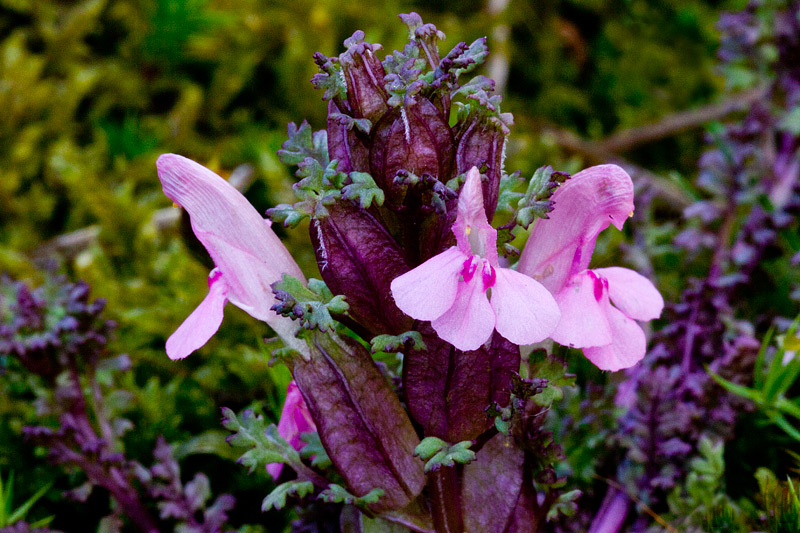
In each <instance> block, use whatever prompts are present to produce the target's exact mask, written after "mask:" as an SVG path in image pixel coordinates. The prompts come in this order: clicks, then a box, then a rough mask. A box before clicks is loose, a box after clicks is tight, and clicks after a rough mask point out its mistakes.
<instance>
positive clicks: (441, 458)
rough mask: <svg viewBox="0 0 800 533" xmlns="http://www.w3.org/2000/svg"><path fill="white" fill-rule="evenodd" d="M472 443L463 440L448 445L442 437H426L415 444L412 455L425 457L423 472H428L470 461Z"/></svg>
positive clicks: (472, 456) (473, 453) (473, 456)
mask: <svg viewBox="0 0 800 533" xmlns="http://www.w3.org/2000/svg"><path fill="white" fill-rule="evenodd" d="M426 441H427V442H426ZM473 444H474V443H473V442H472V441H469V440H465V441H461V442H458V443H456V444H453V445H452V446H450V445H448V443H446V442H445V441H443V440H442V439H439V438H436V437H426V438H425V439H423V440H422V442H420V443H419V444H418V445H417V448H416V449H415V450H414V455H416V456H419V457H420V458H422V459H423V460H425V459H427V462H426V463H425V472H426V473H428V472H432V471H434V470H438V469H439V468H442V467H443V466H446V467H450V466H453V465H454V464H455V463H460V464H467V463H471V462H472V461H473V460H474V459H475V452H473V451H472V450H470V449H469V448H470V447H472V445H473Z"/></svg>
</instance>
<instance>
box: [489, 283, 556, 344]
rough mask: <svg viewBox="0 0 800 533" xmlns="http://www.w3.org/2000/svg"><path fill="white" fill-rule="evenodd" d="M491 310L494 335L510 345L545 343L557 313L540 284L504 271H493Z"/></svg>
mask: <svg viewBox="0 0 800 533" xmlns="http://www.w3.org/2000/svg"><path fill="white" fill-rule="evenodd" d="M495 272H496V274H497V279H496V281H495V284H494V286H493V287H492V298H491V306H492V309H494V313H495V315H496V317H497V321H496V324H495V327H496V328H497V331H498V333H500V335H502V336H503V337H505V338H506V339H508V340H510V341H511V342H513V343H514V344H533V343H535V342H539V341H541V340H544V339H546V338H547V337H548V336H549V335H550V334H551V333H552V332H553V330H554V329H555V327H556V325H557V324H558V321H559V318H560V317H561V312H560V311H559V309H558V304H556V301H555V299H553V296H552V295H551V294H550V292H549V291H548V290H547V289H545V288H544V286H542V284H541V283H539V282H537V281H535V280H534V279H533V278H529V277H528V276H526V275H524V274H520V273H519V272H515V271H513V270H510V269H508V268H498V269H496V271H495Z"/></svg>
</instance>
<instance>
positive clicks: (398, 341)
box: [370, 331, 427, 353]
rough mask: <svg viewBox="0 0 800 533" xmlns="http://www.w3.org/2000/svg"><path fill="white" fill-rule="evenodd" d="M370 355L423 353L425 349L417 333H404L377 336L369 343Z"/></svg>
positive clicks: (420, 336)
mask: <svg viewBox="0 0 800 533" xmlns="http://www.w3.org/2000/svg"><path fill="white" fill-rule="evenodd" d="M370 348H371V350H372V353H378V352H386V353H396V352H401V351H404V350H407V349H409V348H411V349H413V350H418V351H423V350H426V349H427V346H425V343H424V342H423V341H422V335H421V334H420V333H419V332H418V331H406V332H405V333H401V334H400V335H378V336H377V337H374V338H373V339H372V340H371V341H370Z"/></svg>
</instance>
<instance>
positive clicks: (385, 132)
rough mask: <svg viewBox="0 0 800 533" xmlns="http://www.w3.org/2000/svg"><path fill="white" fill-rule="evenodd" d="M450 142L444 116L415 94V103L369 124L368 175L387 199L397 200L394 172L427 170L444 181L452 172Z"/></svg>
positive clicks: (395, 173) (451, 140) (451, 144)
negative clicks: (369, 171)
mask: <svg viewBox="0 0 800 533" xmlns="http://www.w3.org/2000/svg"><path fill="white" fill-rule="evenodd" d="M454 145H455V143H454V141H453V134H452V132H451V131H450V127H449V126H448V124H447V120H446V119H445V117H443V116H442V114H441V112H440V111H439V110H438V109H437V108H436V106H435V105H433V104H432V103H431V102H430V100H428V99H426V98H422V97H417V98H416V102H415V103H413V104H411V105H408V106H400V107H396V108H394V109H392V110H391V111H389V112H387V113H386V114H385V115H384V116H383V118H381V120H380V122H378V123H377V124H376V125H375V126H374V127H373V130H372V147H371V149H370V153H369V159H370V170H371V174H372V177H373V178H374V179H375V182H376V183H377V184H378V185H379V186H380V187H381V188H382V189H383V190H384V191H385V192H386V193H387V195H388V197H389V202H390V203H399V202H400V201H401V200H402V197H401V189H400V188H399V187H398V186H397V185H395V184H394V179H395V177H396V176H397V173H398V172H399V171H401V170H404V171H407V172H410V173H412V174H415V175H417V176H423V175H425V174H427V175H430V176H433V177H435V178H436V179H438V180H439V181H443V182H446V181H447V180H449V179H450V178H451V177H452V176H453V148H454Z"/></svg>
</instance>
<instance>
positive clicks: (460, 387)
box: [403, 322, 520, 442]
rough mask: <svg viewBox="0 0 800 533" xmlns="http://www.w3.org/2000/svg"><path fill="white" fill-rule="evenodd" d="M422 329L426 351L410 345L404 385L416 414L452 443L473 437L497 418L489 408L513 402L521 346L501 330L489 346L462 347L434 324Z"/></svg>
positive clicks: (428, 428)
mask: <svg viewBox="0 0 800 533" xmlns="http://www.w3.org/2000/svg"><path fill="white" fill-rule="evenodd" d="M417 329H418V331H419V332H420V333H421V334H422V339H423V341H424V342H425V345H426V347H427V349H426V350H409V351H408V353H407V354H406V357H405V359H404V364H403V385H404V387H405V394H406V404H407V405H408V409H409V411H410V413H411V417H412V418H413V419H414V420H416V421H417V423H419V424H420V425H421V426H422V427H423V428H424V429H425V435H426V436H429V437H430V436H433V437H439V438H441V439H444V440H446V441H448V442H460V441H463V440H472V439H474V438H476V437H477V436H478V435H480V434H481V433H483V432H484V431H486V430H487V429H488V428H489V427H490V426H491V424H492V420H491V419H490V418H489V417H488V416H487V415H486V412H485V410H486V408H487V407H488V406H489V405H490V404H491V403H492V402H497V403H498V404H499V405H507V404H508V400H509V393H510V392H509V391H510V386H511V373H512V372H515V371H518V370H519V363H520V354H519V348H518V347H517V346H516V345H514V344H511V343H510V342H508V341H507V340H506V339H504V338H503V337H501V336H500V335H499V334H497V333H495V334H494V336H493V337H492V340H491V344H490V345H489V347H488V348H486V347H481V348H480V349H478V350H473V351H470V352H461V351H459V350H456V349H455V348H454V347H453V346H452V345H451V344H449V343H447V342H445V341H443V340H441V339H440V338H439V337H438V336H437V335H436V333H435V332H434V331H433V329H432V328H431V326H430V323H428V322H425V323H423V324H421V325H420V326H419V327H418V328H417Z"/></svg>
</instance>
